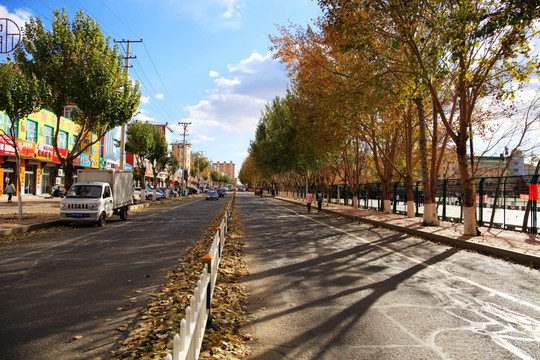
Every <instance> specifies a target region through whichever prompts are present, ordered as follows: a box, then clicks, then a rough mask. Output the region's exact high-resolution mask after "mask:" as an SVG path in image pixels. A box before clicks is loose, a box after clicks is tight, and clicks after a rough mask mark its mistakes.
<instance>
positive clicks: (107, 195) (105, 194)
mask: <svg viewBox="0 0 540 360" xmlns="http://www.w3.org/2000/svg"><path fill="white" fill-rule="evenodd" d="M110 197H111V188H109V187H108V186H105V190H103V198H104V199H107V198H110Z"/></svg>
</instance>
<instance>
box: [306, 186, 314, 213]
mask: <svg viewBox="0 0 540 360" xmlns="http://www.w3.org/2000/svg"><path fill="white" fill-rule="evenodd" d="M312 202H313V195H311V191H310V190H308V193H307V195H306V205H307V212H311V203H312Z"/></svg>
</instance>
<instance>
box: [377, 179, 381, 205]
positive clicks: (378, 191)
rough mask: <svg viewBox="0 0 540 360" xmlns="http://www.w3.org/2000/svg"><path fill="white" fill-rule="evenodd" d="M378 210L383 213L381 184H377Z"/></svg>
mask: <svg viewBox="0 0 540 360" xmlns="http://www.w3.org/2000/svg"><path fill="white" fill-rule="evenodd" d="M377 208H378V209H379V211H382V206H381V183H377Z"/></svg>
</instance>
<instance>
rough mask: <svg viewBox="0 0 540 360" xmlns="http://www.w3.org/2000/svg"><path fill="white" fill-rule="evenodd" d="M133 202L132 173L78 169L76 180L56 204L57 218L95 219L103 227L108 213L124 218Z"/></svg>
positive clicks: (89, 220) (76, 220)
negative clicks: (58, 207) (58, 213)
mask: <svg viewBox="0 0 540 360" xmlns="http://www.w3.org/2000/svg"><path fill="white" fill-rule="evenodd" d="M132 203H133V172H131V171H127V170H114V169H113V170H97V169H92V170H87V169H84V170H78V171H77V182H76V183H75V184H73V185H72V186H71V188H70V189H69V190H68V192H67V194H66V197H65V198H64V199H62V201H61V203H60V218H61V219H62V220H65V221H69V222H79V221H87V222H96V223H97V224H98V225H99V226H104V225H105V221H106V219H107V218H109V217H110V216H111V215H113V214H114V215H120V219H121V220H126V219H127V213H128V210H129V206H130V205H131V204H132Z"/></svg>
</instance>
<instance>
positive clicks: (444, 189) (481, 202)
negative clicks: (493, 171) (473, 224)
mask: <svg viewBox="0 0 540 360" xmlns="http://www.w3.org/2000/svg"><path fill="white" fill-rule="evenodd" d="M538 189H539V186H538V176H537V175H527V176H508V177H485V178H479V179H476V180H475V190H476V209H477V220H478V225H479V226H487V227H496V228H503V229H510V230H519V231H524V232H529V233H533V234H536V233H537V230H538V229H537V219H538V215H539V214H538V210H539V209H538V208H537V198H538ZM328 194H329V198H330V199H329V201H331V202H332V203H338V202H339V203H341V204H343V205H348V206H352V204H353V202H352V199H353V196H354V194H353V193H352V192H351V191H350V189H349V188H348V187H347V186H344V185H334V186H331V187H330V189H329V191H328ZM296 196H297V197H304V196H305V187H303V188H298V189H297V190H296ZM356 196H357V198H358V204H359V206H361V207H363V208H370V209H375V210H379V211H382V208H383V198H382V185H381V183H367V184H363V185H361V186H360V188H359V190H358V192H357V194H356ZM390 198H391V207H392V211H393V212H394V213H406V211H407V191H406V187H405V184H404V183H402V182H395V183H392V192H391V194H390ZM435 200H436V203H437V214H438V216H439V219H441V220H443V221H454V222H463V207H462V193H461V181H460V180H459V179H442V180H439V181H437V183H436V196H435ZM414 203H415V213H416V216H422V215H423V210H424V209H423V205H424V194H423V191H422V182H421V181H418V182H415V183H414Z"/></svg>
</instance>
